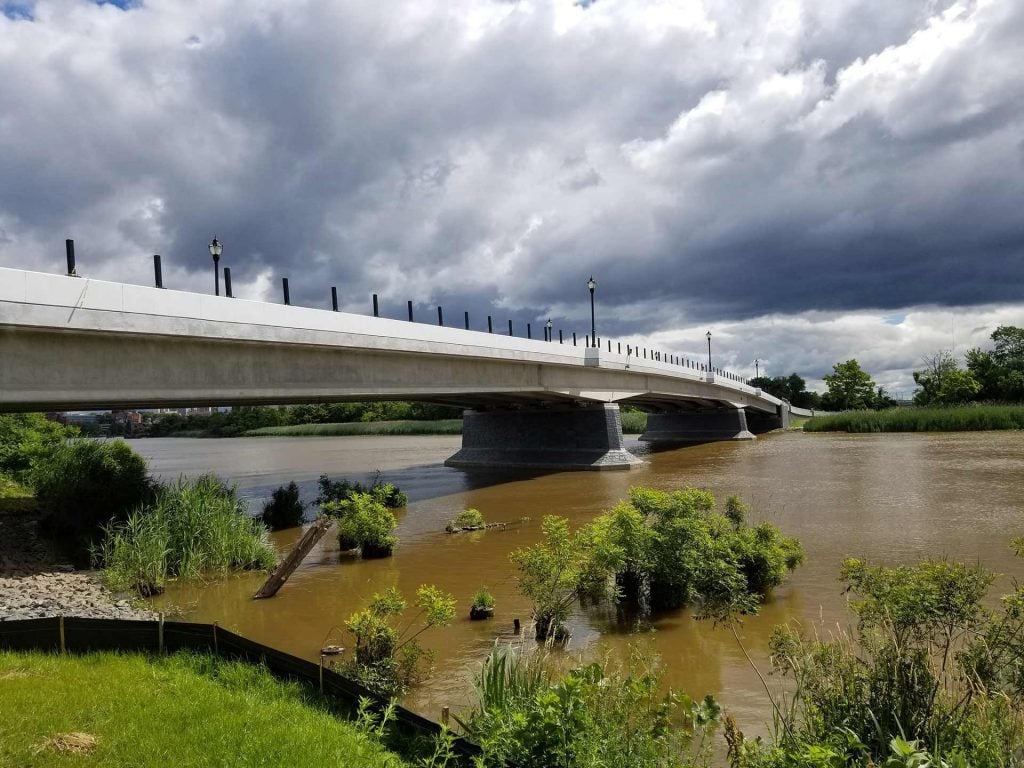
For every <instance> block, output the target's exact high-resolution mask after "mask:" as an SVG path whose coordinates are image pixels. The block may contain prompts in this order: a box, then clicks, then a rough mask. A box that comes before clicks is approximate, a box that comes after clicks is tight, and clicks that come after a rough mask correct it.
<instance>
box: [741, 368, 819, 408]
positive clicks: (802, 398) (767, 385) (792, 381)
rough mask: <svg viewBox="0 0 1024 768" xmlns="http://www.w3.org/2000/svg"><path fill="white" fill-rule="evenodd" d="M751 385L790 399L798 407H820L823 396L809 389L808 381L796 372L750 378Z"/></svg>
mask: <svg viewBox="0 0 1024 768" xmlns="http://www.w3.org/2000/svg"><path fill="white" fill-rule="evenodd" d="M750 385H751V386H753V387H759V388H761V389H762V390H764V391H765V392H767V393H768V394H769V395H772V396H773V397H778V398H781V399H782V400H788V401H789V403H790V404H791V405H795V406H796V407H797V408H818V407H819V406H820V405H821V396H820V395H819V394H818V393H817V392H808V391H807V382H806V381H804V380H803V378H802V377H800V376H798V375H797V374H795V373H791V374H789V376H772V377H770V378H769V377H768V376H760V377H758V378H756V379H751V380H750Z"/></svg>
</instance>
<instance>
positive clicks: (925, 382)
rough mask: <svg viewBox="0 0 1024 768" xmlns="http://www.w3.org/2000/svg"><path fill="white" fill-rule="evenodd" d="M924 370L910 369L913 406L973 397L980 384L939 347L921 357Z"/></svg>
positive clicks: (951, 401) (945, 402) (965, 399)
mask: <svg viewBox="0 0 1024 768" xmlns="http://www.w3.org/2000/svg"><path fill="white" fill-rule="evenodd" d="M924 364H925V367H924V370H922V371H914V383H916V384H917V385H918V386H919V387H920V389H919V390H918V391H917V392H916V393H915V394H914V402H915V403H916V404H917V405H956V404H960V403H966V402H968V401H970V400H973V399H974V398H975V396H977V394H978V393H979V392H980V391H981V385H980V384H979V383H978V380H977V379H976V378H975V377H974V374H973V373H972V372H971V371H969V370H966V371H965V370H963V369H962V368H960V367H959V366H957V364H956V360H954V359H953V355H952V354H950V353H949V352H947V351H945V350H943V351H940V352H936V353H935V354H934V355H931V356H930V357H926V358H925V359H924Z"/></svg>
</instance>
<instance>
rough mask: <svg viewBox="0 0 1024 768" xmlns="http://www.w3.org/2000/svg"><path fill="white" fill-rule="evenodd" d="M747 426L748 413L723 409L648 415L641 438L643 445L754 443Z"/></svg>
mask: <svg viewBox="0 0 1024 768" xmlns="http://www.w3.org/2000/svg"><path fill="white" fill-rule="evenodd" d="M754 439H755V436H754V433H753V432H751V431H750V429H749V427H748V426H747V412H746V411H745V410H743V409H742V408H734V407H726V408H719V409H717V410H713V411H692V412H689V413H651V414H648V415H647V429H645V430H644V433H643V434H642V435H640V440H642V441H643V442H645V443H710V442H715V441H719V440H754Z"/></svg>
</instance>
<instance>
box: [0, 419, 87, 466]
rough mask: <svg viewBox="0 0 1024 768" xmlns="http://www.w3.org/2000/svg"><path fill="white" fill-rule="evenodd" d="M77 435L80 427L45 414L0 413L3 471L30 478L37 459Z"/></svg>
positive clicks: (0, 455)
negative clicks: (60, 421) (65, 424)
mask: <svg viewBox="0 0 1024 768" xmlns="http://www.w3.org/2000/svg"><path fill="white" fill-rule="evenodd" d="M77 436H78V428H77V427H67V426H64V425H63V424H61V423H59V422H56V421H51V420H50V419H48V418H46V417H45V416H44V415H43V414H41V413H5V414H0V474H8V475H10V476H11V477H13V478H14V479H15V480H20V481H26V480H27V478H28V473H29V470H30V468H31V466H32V463H33V461H35V460H38V459H40V458H42V457H43V456H46V455H47V454H49V453H51V452H53V451H54V450H56V449H57V448H59V447H60V446H61V445H63V444H64V441H65V440H67V439H69V438H73V437H77Z"/></svg>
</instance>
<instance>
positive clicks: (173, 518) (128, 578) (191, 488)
mask: <svg viewBox="0 0 1024 768" xmlns="http://www.w3.org/2000/svg"><path fill="white" fill-rule="evenodd" d="M105 533H106V535H105V537H104V539H103V541H102V543H101V544H100V545H99V546H98V547H96V548H95V549H94V560H95V562H96V564H97V565H102V567H103V568H104V579H105V581H106V583H107V584H108V586H110V587H111V588H112V589H115V590H127V589H135V590H137V591H138V592H139V593H140V594H142V595H147V596H148V595H152V594H157V593H159V592H161V591H162V590H163V588H164V584H165V583H166V582H167V580H168V579H170V578H175V577H183V578H198V577H201V576H204V575H206V574H211V573H224V572H226V571H229V570H236V569H238V570H257V569H269V568H272V567H273V566H274V564H275V563H276V562H277V553H276V552H275V550H274V547H273V545H272V544H271V543H270V540H269V537H268V534H267V529H266V528H265V527H264V526H263V525H262V523H260V521H258V520H255V519H253V518H252V517H250V516H249V515H248V514H247V513H246V508H245V503H244V502H242V501H241V500H240V499H239V498H238V496H237V494H236V492H235V489H234V488H232V487H228V486H226V485H225V484H224V483H223V482H221V481H220V480H219V479H218V478H216V477H214V476H213V475H204V476H203V477H200V478H198V479H196V480H191V481H190V480H185V479H180V480H179V481H178V482H177V483H176V484H173V485H170V486H167V487H164V488H162V489H161V490H160V491H159V493H158V494H157V498H156V501H155V502H154V503H153V504H152V505H151V506H149V507H142V508H139V509H137V510H136V511H134V512H132V513H131V514H130V515H129V516H128V519H127V520H125V521H124V522H123V523H112V524H111V525H109V526H108V527H107V529H106V531H105Z"/></svg>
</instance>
